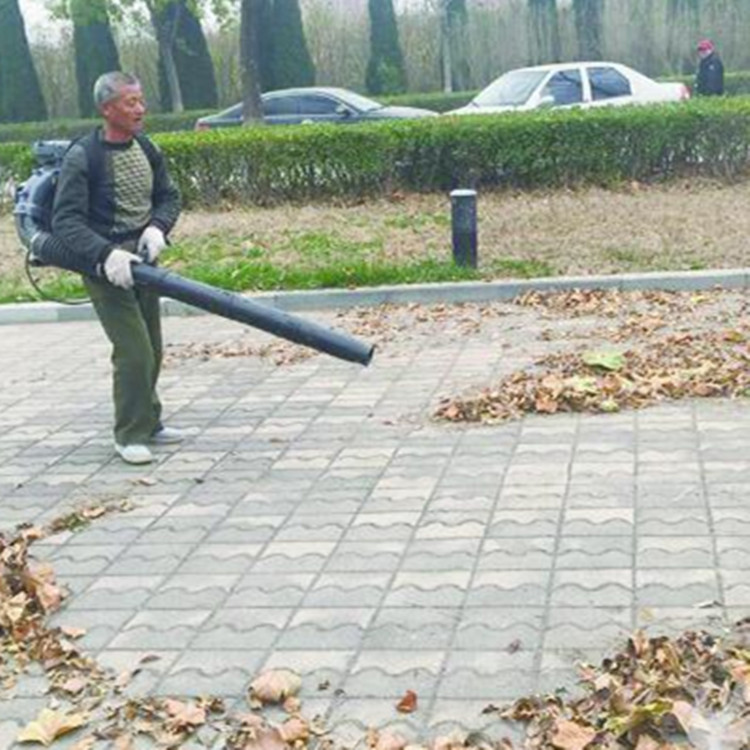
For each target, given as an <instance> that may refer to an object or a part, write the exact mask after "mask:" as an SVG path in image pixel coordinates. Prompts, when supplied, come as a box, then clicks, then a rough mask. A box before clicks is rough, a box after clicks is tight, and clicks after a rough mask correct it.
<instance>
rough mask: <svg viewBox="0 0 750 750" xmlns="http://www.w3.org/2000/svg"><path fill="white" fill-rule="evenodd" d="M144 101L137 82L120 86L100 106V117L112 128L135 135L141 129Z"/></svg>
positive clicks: (144, 108)
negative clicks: (113, 95) (114, 95)
mask: <svg viewBox="0 0 750 750" xmlns="http://www.w3.org/2000/svg"><path fill="white" fill-rule="evenodd" d="M145 114H146V102H145V101H144V99H143V92H142V91H141V86H140V84H138V83H135V84H132V85H127V86H122V87H121V88H120V90H119V92H118V95H117V96H116V97H115V98H114V99H110V100H109V101H108V102H107V103H106V104H104V105H103V106H102V117H104V119H105V120H106V122H107V124H108V125H109V127H110V128H112V129H113V130H117V131H119V132H121V133H123V134H127V135H131V136H132V135H135V134H136V133H139V132H140V131H141V130H142V129H143V116H144V115H145Z"/></svg>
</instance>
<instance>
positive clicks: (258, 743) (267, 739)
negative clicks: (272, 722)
mask: <svg viewBox="0 0 750 750" xmlns="http://www.w3.org/2000/svg"><path fill="white" fill-rule="evenodd" d="M242 750H288V749H287V745H286V743H285V742H284V738H283V737H282V736H281V732H280V731H279V730H278V729H276V727H262V728H260V729H257V730H255V731H254V732H253V735H252V737H250V738H249V739H247V740H246V741H245V744H244V745H243V746H242Z"/></svg>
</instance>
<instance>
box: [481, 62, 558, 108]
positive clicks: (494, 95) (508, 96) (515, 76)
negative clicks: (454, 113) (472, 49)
mask: <svg viewBox="0 0 750 750" xmlns="http://www.w3.org/2000/svg"><path fill="white" fill-rule="evenodd" d="M546 75H547V72H546V71H544V70H515V71H512V72H510V73H506V74H505V75H504V76H500V78H498V79H497V80H496V81H493V82H492V83H491V84H490V85H489V86H487V88H486V89H484V90H483V91H481V92H480V93H479V94H478V95H477V96H476V97H475V98H474V100H473V101H472V104H474V105H476V106H477V107H517V106H519V105H521V104H525V103H526V102H527V101H528V100H529V97H530V96H531V94H532V92H533V91H534V89H536V87H537V86H538V85H539V84H540V83H541V82H542V79H543V78H544V77H545V76H546Z"/></svg>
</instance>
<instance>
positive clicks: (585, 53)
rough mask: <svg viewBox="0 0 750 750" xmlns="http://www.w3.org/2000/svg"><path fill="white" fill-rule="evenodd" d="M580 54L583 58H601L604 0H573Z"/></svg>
mask: <svg viewBox="0 0 750 750" xmlns="http://www.w3.org/2000/svg"><path fill="white" fill-rule="evenodd" d="M573 16H574V19H575V27H576V38H577V39H578V55H579V57H580V59H582V60H601V59H602V49H603V36H604V34H603V20H604V19H603V16H604V0H573Z"/></svg>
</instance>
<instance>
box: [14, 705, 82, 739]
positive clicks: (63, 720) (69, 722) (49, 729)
mask: <svg viewBox="0 0 750 750" xmlns="http://www.w3.org/2000/svg"><path fill="white" fill-rule="evenodd" d="M86 722H87V719H86V717H85V716H83V715H82V714H65V713H62V712H60V711H53V710H50V709H49V708H44V709H42V711H41V713H40V714H39V716H37V718H36V719H34V721H32V722H30V723H29V724H27V725H26V726H25V727H24V728H23V729H22V730H21V732H20V734H19V735H18V737H17V738H16V739H17V741H18V742H36V743H39V744H41V745H44V746H45V747H48V746H49V745H51V744H52V743H53V742H54V741H55V740H56V739H57V738H58V737H62V736H63V735H66V734H68V733H69V732H72V731H73V730H75V729H78V728H79V727H82V726H84V725H85V724H86Z"/></svg>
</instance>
